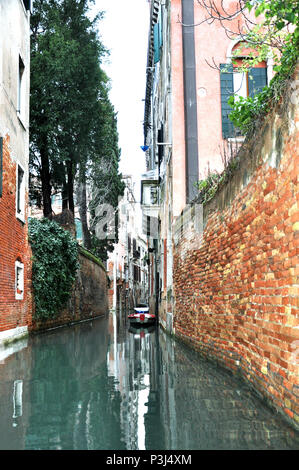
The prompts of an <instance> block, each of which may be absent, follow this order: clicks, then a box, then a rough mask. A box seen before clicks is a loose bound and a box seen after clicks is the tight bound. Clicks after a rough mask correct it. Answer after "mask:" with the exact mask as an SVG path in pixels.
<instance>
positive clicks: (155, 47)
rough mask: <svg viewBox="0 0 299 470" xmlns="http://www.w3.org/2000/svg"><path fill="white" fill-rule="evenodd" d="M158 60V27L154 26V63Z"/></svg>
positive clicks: (157, 25)
mask: <svg viewBox="0 0 299 470" xmlns="http://www.w3.org/2000/svg"><path fill="white" fill-rule="evenodd" d="M159 60H160V25H159V23H156V24H154V63H155V64H156V63H157V62H159Z"/></svg>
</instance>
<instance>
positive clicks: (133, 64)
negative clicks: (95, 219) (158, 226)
mask: <svg viewBox="0 0 299 470" xmlns="http://www.w3.org/2000/svg"><path fill="white" fill-rule="evenodd" d="M94 8H95V11H99V10H103V11H105V12H106V13H105V17H104V19H103V20H101V21H100V22H99V31H100V37H101V40H102V43H103V44H104V46H105V47H106V48H107V49H109V50H110V57H109V59H108V62H106V63H105V64H103V68H104V69H105V71H106V73H107V75H108V76H109V78H110V79H111V92H110V99H111V102H112V104H113V105H114V107H115V111H116V112H117V113H118V133H119V147H120V148H121V161H120V171H121V172H122V173H123V174H131V175H133V178H134V181H136V184H135V196H136V199H137V201H138V202H139V201H140V184H139V180H140V174H141V173H144V172H145V154H144V152H143V151H142V150H141V148H140V146H141V145H143V119H144V101H142V100H143V99H144V97H145V72H146V61H147V42H148V27H149V26H148V24H149V3H148V2H147V0H96V1H95V7H93V9H92V11H94Z"/></svg>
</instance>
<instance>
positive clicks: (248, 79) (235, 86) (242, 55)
mask: <svg viewBox="0 0 299 470" xmlns="http://www.w3.org/2000/svg"><path fill="white" fill-rule="evenodd" d="M236 51H237V56H236V55H235V53H236ZM252 53H255V51H254V49H252V48H251V47H250V46H249V45H248V44H246V43H245V42H244V41H243V42H240V41H239V42H237V43H236V44H235V45H234V46H233V47H231V49H230V53H229V56H228V60H229V63H226V64H220V88H221V118H222V137H223V138H224V139H228V138H233V137H237V136H240V135H241V134H240V131H239V130H238V129H236V128H234V126H233V124H232V122H231V121H230V119H229V114H230V112H231V107H230V106H229V104H228V99H229V97H230V96H231V95H238V96H242V97H243V98H246V97H248V96H251V97H253V96H254V95H256V94H257V93H259V92H261V91H262V89H263V88H264V87H265V86H266V85H267V83H268V77H267V63H266V62H265V61H262V62H260V63H259V64H257V65H255V66H254V67H250V68H248V71H247V72H244V71H243V70H240V67H241V66H242V65H243V64H244V60H245V59H248V58H250V56H251V54H252ZM232 57H234V60H233V63H232V61H231V58H232Z"/></svg>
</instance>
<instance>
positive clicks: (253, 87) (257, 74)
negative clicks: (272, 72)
mask: <svg viewBox="0 0 299 470" xmlns="http://www.w3.org/2000/svg"><path fill="white" fill-rule="evenodd" d="M266 85H267V68H266V67H253V68H251V69H250V70H249V72H248V96H251V97H253V96H254V95H256V94H257V93H260V92H261V91H262V89H263V88H264V87H265V86H266Z"/></svg>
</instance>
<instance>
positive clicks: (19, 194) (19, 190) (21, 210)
mask: <svg viewBox="0 0 299 470" xmlns="http://www.w3.org/2000/svg"><path fill="white" fill-rule="evenodd" d="M19 170H21V171H22V172H23V177H22V181H21V184H20V185H19ZM25 178H26V173H25V169H24V168H23V166H22V165H21V164H20V163H19V162H17V165H16V217H17V219H19V220H20V221H21V222H23V223H25V208H26V204H25V195H26V192H25ZM19 205H20V207H19Z"/></svg>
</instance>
